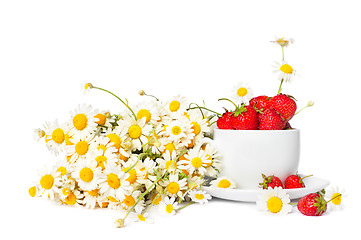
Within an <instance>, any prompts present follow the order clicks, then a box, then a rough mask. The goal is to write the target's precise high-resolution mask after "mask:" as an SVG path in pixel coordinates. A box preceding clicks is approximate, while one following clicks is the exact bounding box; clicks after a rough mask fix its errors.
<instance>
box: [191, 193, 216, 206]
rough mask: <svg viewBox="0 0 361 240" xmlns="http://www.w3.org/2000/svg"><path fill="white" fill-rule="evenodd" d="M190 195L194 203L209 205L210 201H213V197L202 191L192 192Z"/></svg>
mask: <svg viewBox="0 0 361 240" xmlns="http://www.w3.org/2000/svg"><path fill="white" fill-rule="evenodd" d="M188 194H189V196H190V198H191V199H192V201H193V202H196V203H200V204H204V203H207V202H208V200H211V199H212V197H211V195H209V194H208V193H206V192H205V191H201V190H192V191H190V192H189V193H188Z"/></svg>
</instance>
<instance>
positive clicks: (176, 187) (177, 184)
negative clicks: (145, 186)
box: [159, 174, 187, 199]
mask: <svg viewBox="0 0 361 240" xmlns="http://www.w3.org/2000/svg"><path fill="white" fill-rule="evenodd" d="M159 184H160V185H161V186H163V187H165V190H166V193H167V194H168V195H169V196H172V197H176V196H178V197H180V198H182V199H183V192H182V190H185V189H187V186H186V185H187V179H185V178H183V179H181V180H179V177H178V174H170V175H169V179H166V180H164V181H163V182H160V183H159Z"/></svg>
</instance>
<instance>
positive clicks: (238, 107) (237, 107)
mask: <svg viewBox="0 0 361 240" xmlns="http://www.w3.org/2000/svg"><path fill="white" fill-rule="evenodd" d="M221 100H226V101H229V102H231V103H232V104H233V105H234V106H235V107H236V110H237V109H238V108H239V107H238V106H237V105H236V104H235V103H234V102H232V101H231V100H229V99H228V98H220V99H218V101H221Z"/></svg>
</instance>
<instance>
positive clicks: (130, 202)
mask: <svg viewBox="0 0 361 240" xmlns="http://www.w3.org/2000/svg"><path fill="white" fill-rule="evenodd" d="M140 195H141V192H140V191H139V190H135V191H133V192H132V193H131V194H129V195H127V194H126V195H125V198H124V199H123V201H122V202H121V206H122V207H123V208H124V209H125V210H129V209H130V208H131V207H133V206H134V205H135V203H136V202H137V201H138V198H139V196H140ZM144 207H145V204H144V199H141V200H140V201H139V202H138V204H137V205H135V207H134V210H135V211H138V212H141V211H143V209H144Z"/></svg>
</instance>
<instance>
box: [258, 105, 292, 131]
mask: <svg viewBox="0 0 361 240" xmlns="http://www.w3.org/2000/svg"><path fill="white" fill-rule="evenodd" d="M285 125H286V123H285V122H284V121H283V118H282V117H281V115H279V114H278V113H277V112H276V111H275V110H274V109H267V110H266V111H264V113H263V114H262V115H261V117H260V120H259V126H258V129H259V130H282V129H284V128H285Z"/></svg>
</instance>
